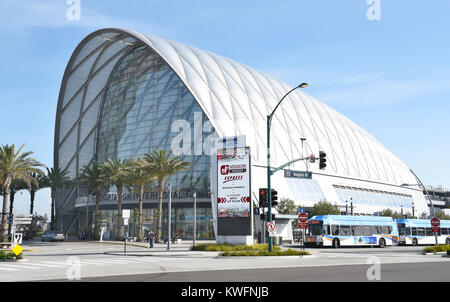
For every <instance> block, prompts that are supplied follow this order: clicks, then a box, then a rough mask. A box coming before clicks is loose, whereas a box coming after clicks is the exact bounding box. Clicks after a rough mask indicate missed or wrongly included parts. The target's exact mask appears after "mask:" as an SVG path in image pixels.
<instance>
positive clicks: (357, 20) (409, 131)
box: [0, 0, 450, 213]
mask: <svg viewBox="0 0 450 302" xmlns="http://www.w3.org/2000/svg"><path fill="white" fill-rule="evenodd" d="M372 1H375V0H369V1H367V0H339V1H336V0H317V1H308V0H293V1H290V0H284V1H267V0H259V1H255V0H247V1H234V0H227V1H213V0H201V1H200V0H198V1H188V0H179V1H170V0H157V1H153V0H145V1H144V0H133V1H123V0H121V1H119V0H113V1H111V0H109V1H104V0H95V1H94V0H80V4H81V15H80V20H73V21H71V20H68V18H67V16H66V13H67V10H68V9H69V8H70V7H71V6H72V5H70V4H67V3H68V2H69V3H71V2H72V0H69V1H67V0H2V1H1V2H0V13H1V16H2V18H0V43H1V44H0V45H1V47H0V58H2V59H1V60H0V68H1V71H2V72H1V73H0V83H1V96H0V104H1V110H2V115H1V118H0V130H1V131H0V144H13V143H14V144H16V145H21V144H23V143H25V144H26V149H27V150H32V151H34V156H35V157H36V158H37V159H39V160H41V161H42V162H43V163H44V164H46V165H47V166H49V167H50V166H52V165H53V135H54V122H55V112H56V104H57V98H58V93H59V85H60V83H61V79H62V76H63V72H64V68H65V65H66V64H67V62H68V60H69V58H70V55H71V53H72V51H73V50H74V49H75V47H76V46H77V44H78V43H79V42H80V41H81V40H82V39H83V38H84V37H85V36H86V35H88V34H89V33H90V32H92V31H94V30H96V29H99V28H102V27H124V28H129V29H133V30H136V31H141V32H146V33H151V34H156V35H159V36H161V37H164V38H168V39H173V40H177V41H180V42H183V43H186V44H190V45H193V46H196V47H198V48H201V49H205V50H209V51H212V52H214V53H217V54H219V55H223V56H226V57H229V58H231V59H234V60H236V61H238V62H242V63H245V64H247V65H249V66H251V67H253V68H255V69H257V70H260V71H263V72H265V73H267V74H269V75H272V76H274V77H276V78H279V79H280V80H283V81H285V82H287V83H289V84H292V85H294V84H297V83H299V82H308V83H309V84H310V87H308V93H309V94H311V95H313V96H315V97H316V98H318V99H319V100H321V101H323V102H324V103H326V104H328V105H330V106H331V107H333V108H335V109H336V110H338V111H339V112H341V113H343V114H344V115H346V116H347V117H348V118H350V119H351V120H353V121H354V122H356V123H357V124H358V125H360V126H361V127H363V128H364V129H365V130H367V131H368V132H369V133H371V134H372V135H373V136H374V137H375V138H377V139H378V140H379V141H380V142H382V143H383V144H384V145H385V146H386V147H387V148H388V149H390V150H391V151H392V152H393V153H394V154H395V155H397V156H398V157H399V158H400V159H402V160H403V161H404V162H405V163H406V164H407V165H408V166H409V167H410V168H412V169H413V170H414V171H415V173H416V174H417V175H418V176H419V177H420V178H421V179H422V181H423V182H424V183H426V184H430V185H443V186H445V187H450V173H449V171H450V160H449V159H448V158H446V155H447V154H448V153H449V150H450V139H449V138H450V134H449V129H450V127H449V114H448V113H449V112H450V59H449V54H450V51H449V50H450V39H449V36H450V19H449V18H448V15H449V13H450V2H449V1H447V0H436V1H425V2H424V1H416V0H414V1H411V0H396V1H392V0H389V1H388V0H379V1H380V5H381V6H380V7H381V11H380V12H381V13H380V15H379V16H380V20H375V21H370V20H368V18H367V15H366V13H367V11H368V10H369V9H370V8H371V7H372V5H373V4H368V3H367V2H369V3H371V2H372ZM28 198H29V195H28V193H27V192H23V193H22V194H19V195H18V196H17V202H16V209H17V212H27V211H28V207H29V202H28ZM36 198H37V204H36V209H37V211H38V212H39V213H49V212H50V193H49V190H48V189H43V190H42V191H41V192H39V193H38V195H37V197H36Z"/></svg>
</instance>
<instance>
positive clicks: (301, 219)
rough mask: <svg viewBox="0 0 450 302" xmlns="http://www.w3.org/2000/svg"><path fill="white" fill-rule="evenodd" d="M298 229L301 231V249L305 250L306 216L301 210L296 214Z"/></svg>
mask: <svg viewBox="0 0 450 302" xmlns="http://www.w3.org/2000/svg"><path fill="white" fill-rule="evenodd" d="M298 228H299V229H303V231H302V248H303V249H304V248H305V230H306V229H307V228H308V214H307V213H304V211H303V209H301V210H300V213H299V214H298Z"/></svg>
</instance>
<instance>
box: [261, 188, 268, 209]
mask: <svg viewBox="0 0 450 302" xmlns="http://www.w3.org/2000/svg"><path fill="white" fill-rule="evenodd" d="M267 206H268V205H267V189H263V188H260V189H259V207H260V208H267Z"/></svg>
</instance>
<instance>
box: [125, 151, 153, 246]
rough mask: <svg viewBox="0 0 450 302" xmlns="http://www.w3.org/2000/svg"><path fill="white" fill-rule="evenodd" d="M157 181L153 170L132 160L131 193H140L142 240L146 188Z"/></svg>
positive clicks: (138, 217) (139, 237) (139, 212)
mask: <svg viewBox="0 0 450 302" xmlns="http://www.w3.org/2000/svg"><path fill="white" fill-rule="evenodd" d="M154 180H156V176H155V174H154V172H153V170H152V169H151V168H149V167H148V166H146V165H145V162H144V161H143V160H132V162H131V169H130V178H129V183H130V185H131V187H130V189H129V191H133V192H136V191H137V192H138V194H139V208H138V215H137V222H138V226H137V236H136V237H137V238H138V240H142V239H143V238H142V235H143V234H142V210H143V199H144V189H145V186H146V185H148V184H149V183H150V182H152V181H154Z"/></svg>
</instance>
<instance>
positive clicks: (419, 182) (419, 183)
mask: <svg viewBox="0 0 450 302" xmlns="http://www.w3.org/2000/svg"><path fill="white" fill-rule="evenodd" d="M409 171H411V173H412V174H413V175H414V177H415V178H416V180H417V184H401V185H400V186H401V187H409V186H419V187H420V188H421V189H422V192H423V191H425V194H426V195H427V197H428V201H429V202H430V205H431V210H432V211H433V218H436V211H435V209H434V205H433V202H432V201H431V198H430V194H429V193H428V190H427V188H425V186H424V185H423V184H422V182H421V181H420V179H419V177H417V175H416V173H414V172H413V170H411V169H409ZM434 238H435V241H436V245H438V238H437V233H434Z"/></svg>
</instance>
